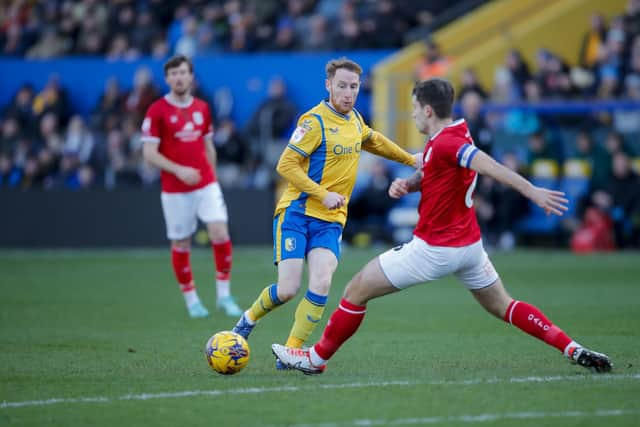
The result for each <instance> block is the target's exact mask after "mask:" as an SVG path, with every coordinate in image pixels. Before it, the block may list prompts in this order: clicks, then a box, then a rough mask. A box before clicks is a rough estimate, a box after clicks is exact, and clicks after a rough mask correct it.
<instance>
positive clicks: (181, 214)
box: [160, 182, 227, 240]
mask: <svg viewBox="0 0 640 427" xmlns="http://www.w3.org/2000/svg"><path fill="white" fill-rule="evenodd" d="M160 199H161V200H162V212H163V213H164V222H165V224H166V226H167V238H168V239H169V240H181V239H185V238H187V237H189V236H191V235H192V234H193V233H194V232H195V231H196V228H197V226H198V218H200V220H201V221H202V222H204V223H208V222H227V205H226V204H225V202H224V197H223V196H222V190H221V189H220V184H218V183H217V182H212V183H211V184H209V185H207V186H205V187H202V188H199V189H197V190H195V191H190V192H188V193H164V192H163V193H162V194H161V195H160Z"/></svg>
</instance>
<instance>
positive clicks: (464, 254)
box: [378, 236, 498, 290]
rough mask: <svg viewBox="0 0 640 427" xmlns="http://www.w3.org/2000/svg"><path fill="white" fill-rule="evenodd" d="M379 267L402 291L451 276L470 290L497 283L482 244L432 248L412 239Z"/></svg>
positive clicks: (383, 257)
mask: <svg viewBox="0 0 640 427" xmlns="http://www.w3.org/2000/svg"><path fill="white" fill-rule="evenodd" d="M378 259H379V262H380V267H381V268H382V271H383V272H384V274H385V275H386V276H387V279H389V281H390V282H391V284H392V285H393V286H394V287H396V288H398V289H405V288H408V287H411V286H413V285H417V284H418V283H424V282H430V281H432V280H436V279H439V278H441V277H444V276H446V275H448V274H454V275H455V276H456V277H457V278H458V279H459V280H460V281H461V282H462V283H464V285H465V286H466V287H467V289H469V290H474V289H482V288H485V287H487V286H489V285H491V284H493V282H495V281H496V280H497V279H498V273H497V272H496V269H495V268H493V264H491V260H489V256H488V255H487V253H486V252H485V250H484V247H483V246H482V240H479V241H478V242H476V243H474V244H472V245H469V246H462V247H459V248H453V247H445V246H431V245H429V244H428V243H427V242H425V241H424V240H422V239H420V238H418V237H416V236H413V239H412V240H411V241H410V242H408V243H405V244H404V245H401V246H398V247H395V248H393V249H389V250H388V251H387V252H384V253H383V254H381V255H380V256H379V257H378Z"/></svg>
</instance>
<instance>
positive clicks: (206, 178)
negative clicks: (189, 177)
mask: <svg viewBox="0 0 640 427" xmlns="http://www.w3.org/2000/svg"><path fill="white" fill-rule="evenodd" d="M212 135H213V124H212V123H211V114H210V112H209V106H208V105H207V103H206V102H204V101H202V100H200V99H198V98H191V100H190V101H188V102H185V103H184V104H180V103H178V102H176V101H174V100H172V99H170V98H169V95H165V96H164V97H163V98H160V99H158V100H157V101H156V102H154V103H153V104H151V106H150V107H149V109H148V110H147V114H146V115H145V117H144V121H143V122H142V138H141V140H142V142H153V143H159V144H160V147H159V148H158V151H159V152H160V153H161V154H162V155H164V156H165V157H166V158H168V159H169V160H171V161H173V162H176V163H178V164H180V165H182V166H190V167H192V168H196V169H198V170H199V171H200V182H198V183H197V184H195V185H188V184H185V183H184V182H182V181H181V180H180V179H179V178H178V177H177V176H175V175H174V174H172V173H170V172H166V171H164V170H163V171H161V172H160V183H161V186H162V191H163V192H166V193H187V192H189V191H194V190H197V189H198V188H202V187H204V186H205V185H208V184H210V183H212V182H215V181H216V176H215V171H214V170H213V168H212V167H211V163H209V159H208V158H207V153H206V149H205V143H204V138H205V137H206V136H212Z"/></svg>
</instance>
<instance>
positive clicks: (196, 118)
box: [193, 111, 204, 125]
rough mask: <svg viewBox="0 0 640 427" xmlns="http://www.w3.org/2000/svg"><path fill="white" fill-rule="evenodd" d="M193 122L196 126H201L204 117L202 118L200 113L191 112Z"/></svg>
mask: <svg viewBox="0 0 640 427" xmlns="http://www.w3.org/2000/svg"><path fill="white" fill-rule="evenodd" d="M193 121H194V122H195V124H197V125H201V124H203V123H204V117H202V113H201V112H200V111H194V112H193Z"/></svg>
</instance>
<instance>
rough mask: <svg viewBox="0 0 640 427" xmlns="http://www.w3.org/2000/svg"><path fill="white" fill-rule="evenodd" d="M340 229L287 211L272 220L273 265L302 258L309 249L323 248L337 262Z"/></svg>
mask: <svg viewBox="0 0 640 427" xmlns="http://www.w3.org/2000/svg"><path fill="white" fill-rule="evenodd" d="M341 240H342V225H340V224H339V223H337V222H327V221H323V220H321V219H318V218H314V217H311V216H307V215H304V214H303V213H301V212H296V211H293V210H290V209H285V210H284V211H283V212H281V213H279V214H278V215H276V217H275V218H274V219H273V262H274V263H275V264H278V263H279V262H280V261H282V260H285V259H300V258H305V257H306V256H307V254H308V253H309V251H311V249H313V248H327V249H329V250H330V251H331V252H333V253H334V255H335V256H336V258H337V259H338V260H339V259H340V241H341Z"/></svg>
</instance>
